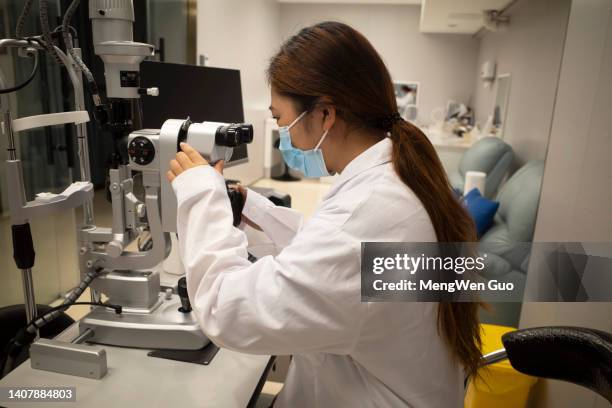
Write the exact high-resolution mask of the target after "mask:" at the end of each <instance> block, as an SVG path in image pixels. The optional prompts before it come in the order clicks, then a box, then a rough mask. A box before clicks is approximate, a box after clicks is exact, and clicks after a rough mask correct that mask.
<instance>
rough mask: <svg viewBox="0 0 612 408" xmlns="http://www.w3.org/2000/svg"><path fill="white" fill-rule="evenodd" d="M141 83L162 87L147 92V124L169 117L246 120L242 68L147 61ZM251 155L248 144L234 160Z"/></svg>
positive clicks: (144, 107) (151, 126)
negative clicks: (155, 93)
mask: <svg viewBox="0 0 612 408" xmlns="http://www.w3.org/2000/svg"><path fill="white" fill-rule="evenodd" d="M140 75H141V78H140V86H141V87H144V88H151V87H157V88H159V96H143V97H142V98H141V100H142V111H143V127H144V128H149V129H159V128H161V126H162V125H163V123H164V121H165V120H166V119H186V118H187V117H189V118H191V121H192V122H204V121H212V122H227V123H241V122H244V111H243V109H242V91H241V88H240V71H238V70H234V69H225V68H212V67H200V66H196V65H184V64H171V63H167V62H156V61H144V62H143V63H142V64H140ZM246 159H247V147H246V145H242V146H240V147H238V148H235V149H234V153H233V154H232V158H231V159H230V163H232V164H237V163H238V162H242V161H245V160H246Z"/></svg>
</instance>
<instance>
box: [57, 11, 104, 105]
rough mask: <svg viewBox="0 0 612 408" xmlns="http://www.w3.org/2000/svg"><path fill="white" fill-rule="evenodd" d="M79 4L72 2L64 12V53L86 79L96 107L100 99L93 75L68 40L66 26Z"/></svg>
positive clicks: (69, 39)
mask: <svg viewBox="0 0 612 408" xmlns="http://www.w3.org/2000/svg"><path fill="white" fill-rule="evenodd" d="M79 2H80V0H72V2H71V3H70V5H69V6H68V9H67V10H66V13H65V14H64V18H63V19H62V36H63V38H64V44H65V45H66V51H68V53H69V54H70V56H71V57H72V59H73V60H74V62H75V63H76V65H77V66H78V67H79V69H80V70H81V71H82V72H83V75H84V76H85V79H87V84H88V88H89V91H90V92H91V96H92V98H93V102H94V105H95V106H96V107H98V106H101V105H102V99H101V98H100V94H99V92H98V85H97V84H96V81H95V79H94V76H93V74H92V73H91V71H90V70H89V68H87V65H85V63H84V62H83V60H82V59H81V58H80V57H79V56H78V55H77V53H76V52H75V50H74V48H73V46H72V39H71V38H70V32H69V30H68V26H69V25H70V24H69V23H70V20H71V19H72V15H73V14H74V12H75V11H76V9H77V7H78V6H79Z"/></svg>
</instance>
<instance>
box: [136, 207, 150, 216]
mask: <svg viewBox="0 0 612 408" xmlns="http://www.w3.org/2000/svg"><path fill="white" fill-rule="evenodd" d="M146 213H147V207H145V205H144V204H138V205H137V206H136V215H137V216H138V218H142V217H144V216H145V215H146Z"/></svg>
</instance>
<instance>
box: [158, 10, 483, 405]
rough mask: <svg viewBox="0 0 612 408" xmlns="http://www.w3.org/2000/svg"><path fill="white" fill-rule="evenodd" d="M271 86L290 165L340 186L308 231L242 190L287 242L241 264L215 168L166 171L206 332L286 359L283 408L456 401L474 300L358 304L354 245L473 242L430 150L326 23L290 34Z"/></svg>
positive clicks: (342, 31) (268, 228) (371, 69)
mask: <svg viewBox="0 0 612 408" xmlns="http://www.w3.org/2000/svg"><path fill="white" fill-rule="evenodd" d="M268 79H269V82H270V85H271V94H272V105H271V107H270V109H271V111H272V114H273V116H274V118H275V119H276V120H277V122H278V125H279V127H280V135H281V143H280V148H281V151H282V153H283V157H284V158H285V160H286V161H287V164H288V165H289V166H291V167H293V168H297V169H299V170H301V171H302V172H303V173H304V174H305V176H307V177H308V176H312V177H319V176H324V175H327V174H333V173H339V177H338V179H337V180H336V182H335V183H334V185H333V186H332V187H331V189H330V191H329V193H328V194H327V195H326V196H325V197H324V198H323V201H322V202H321V203H320V205H319V207H318V208H317V209H316V211H315V213H314V215H313V216H312V218H311V219H310V220H309V221H308V222H306V223H305V224H303V223H302V219H301V217H300V216H299V215H298V214H297V213H296V212H294V211H293V210H290V209H286V208H283V207H276V206H274V205H273V204H272V203H271V202H269V201H268V200H267V199H265V198H263V197H262V196H260V195H259V194H257V193H256V192H254V191H252V190H247V191H246V192H245V193H246V202H245V208H244V211H243V219H244V220H245V221H247V222H248V223H251V224H253V225H256V226H258V227H259V228H261V229H262V230H263V231H264V232H265V233H266V234H267V235H268V236H269V237H270V238H271V239H272V240H273V241H274V242H275V243H276V244H277V245H278V246H279V247H281V248H283V249H282V251H281V252H280V253H279V254H278V256H275V257H273V256H266V257H263V258H261V259H259V260H258V261H257V262H255V263H253V264H251V263H250V262H249V261H248V260H247V249H246V248H247V240H246V237H245V234H244V233H243V232H242V231H241V230H240V229H237V228H234V227H232V211H231V209H230V206H229V203H228V200H227V195H226V190H225V183H224V180H223V177H222V176H221V174H220V173H221V170H222V163H220V164H217V165H216V167H215V168H213V167H211V166H207V165H206V164H207V163H206V161H205V160H204V159H203V158H202V157H201V156H200V155H199V154H198V153H197V152H195V151H194V150H193V149H191V148H190V147H189V146H187V145H182V150H183V152H180V153H178V154H177V158H176V160H173V161H172V163H171V170H170V171H169V172H168V178H169V179H170V181H172V186H173V188H174V191H175V192H176V195H177V200H178V234H179V236H180V237H181V241H180V243H181V244H180V252H181V257H182V260H183V262H184V265H185V269H186V274H187V284H188V291H189V295H190V298H191V300H192V303H193V305H194V310H195V312H196V314H197V317H198V320H199V322H200V324H201V327H202V330H203V331H204V332H205V334H206V335H207V336H208V337H209V338H210V339H211V340H212V341H213V342H215V343H216V344H218V345H219V346H222V347H226V348H230V349H234V350H238V351H241V352H246V353H254V354H272V355H287V354H292V355H293V356H294V358H293V360H292V362H291V366H290V369H289V373H288V376H287V379H286V381H285V385H284V388H283V390H282V391H281V393H280V394H279V396H278V400H277V401H276V404H275V406H277V407H298V406H303V407H374V406H376V407H405V406H410V407H458V406H461V405H462V397H463V378H464V374H466V373H472V372H474V370H475V369H476V367H477V364H478V359H479V357H480V351H479V346H480V336H479V325H478V319H477V309H478V304H475V303H454V304H451V303H445V304H437V303H361V302H360V245H361V242H362V241H416V242H431V241H448V242H457V241H475V240H476V236H475V232H474V225H473V223H472V221H471V219H470V218H469V216H468V215H467V214H466V212H465V211H464V209H463V208H462V207H461V205H460V204H459V203H458V202H457V200H456V199H455V197H454V195H453V193H452V192H451V188H450V186H449V183H448V181H447V178H446V175H445V173H444V170H443V168H442V165H441V164H440V161H439V159H438V157H437V155H436V153H435V151H434V148H433V146H432V145H431V143H430V142H429V141H428V139H427V138H426V137H425V136H424V135H423V133H421V131H419V130H418V129H417V128H416V127H414V126H413V125H411V124H410V123H408V122H405V121H403V120H401V118H400V117H399V115H398V114H397V104H396V100H395V95H394V92H393V86H392V83H391V78H390V76H389V73H388V71H387V69H386V67H385V65H384V63H383V61H382V60H381V58H380V56H379V55H378V54H377V52H376V51H375V50H374V48H373V47H372V45H371V44H370V43H369V42H368V41H367V40H366V39H365V38H364V37H363V36H362V35H361V34H360V33H358V32H357V31H355V30H354V29H352V28H351V27H349V26H347V25H344V24H341V23H335V22H326V23H321V24H317V25H315V26H312V27H308V28H305V29H303V30H302V31H301V32H299V33H298V34H297V35H295V36H293V37H292V38H290V39H289V40H288V41H287V42H286V43H285V44H284V45H283V46H282V47H281V49H280V51H279V52H278V54H276V55H275V56H274V57H273V58H272V61H271V63H270V66H269V69H268ZM215 170H216V171H215Z"/></svg>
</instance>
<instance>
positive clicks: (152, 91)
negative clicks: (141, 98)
mask: <svg viewBox="0 0 612 408" xmlns="http://www.w3.org/2000/svg"><path fill="white" fill-rule="evenodd" d="M147 95H149V96H159V88H158V87H156V86H155V87H153V88H147Z"/></svg>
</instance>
